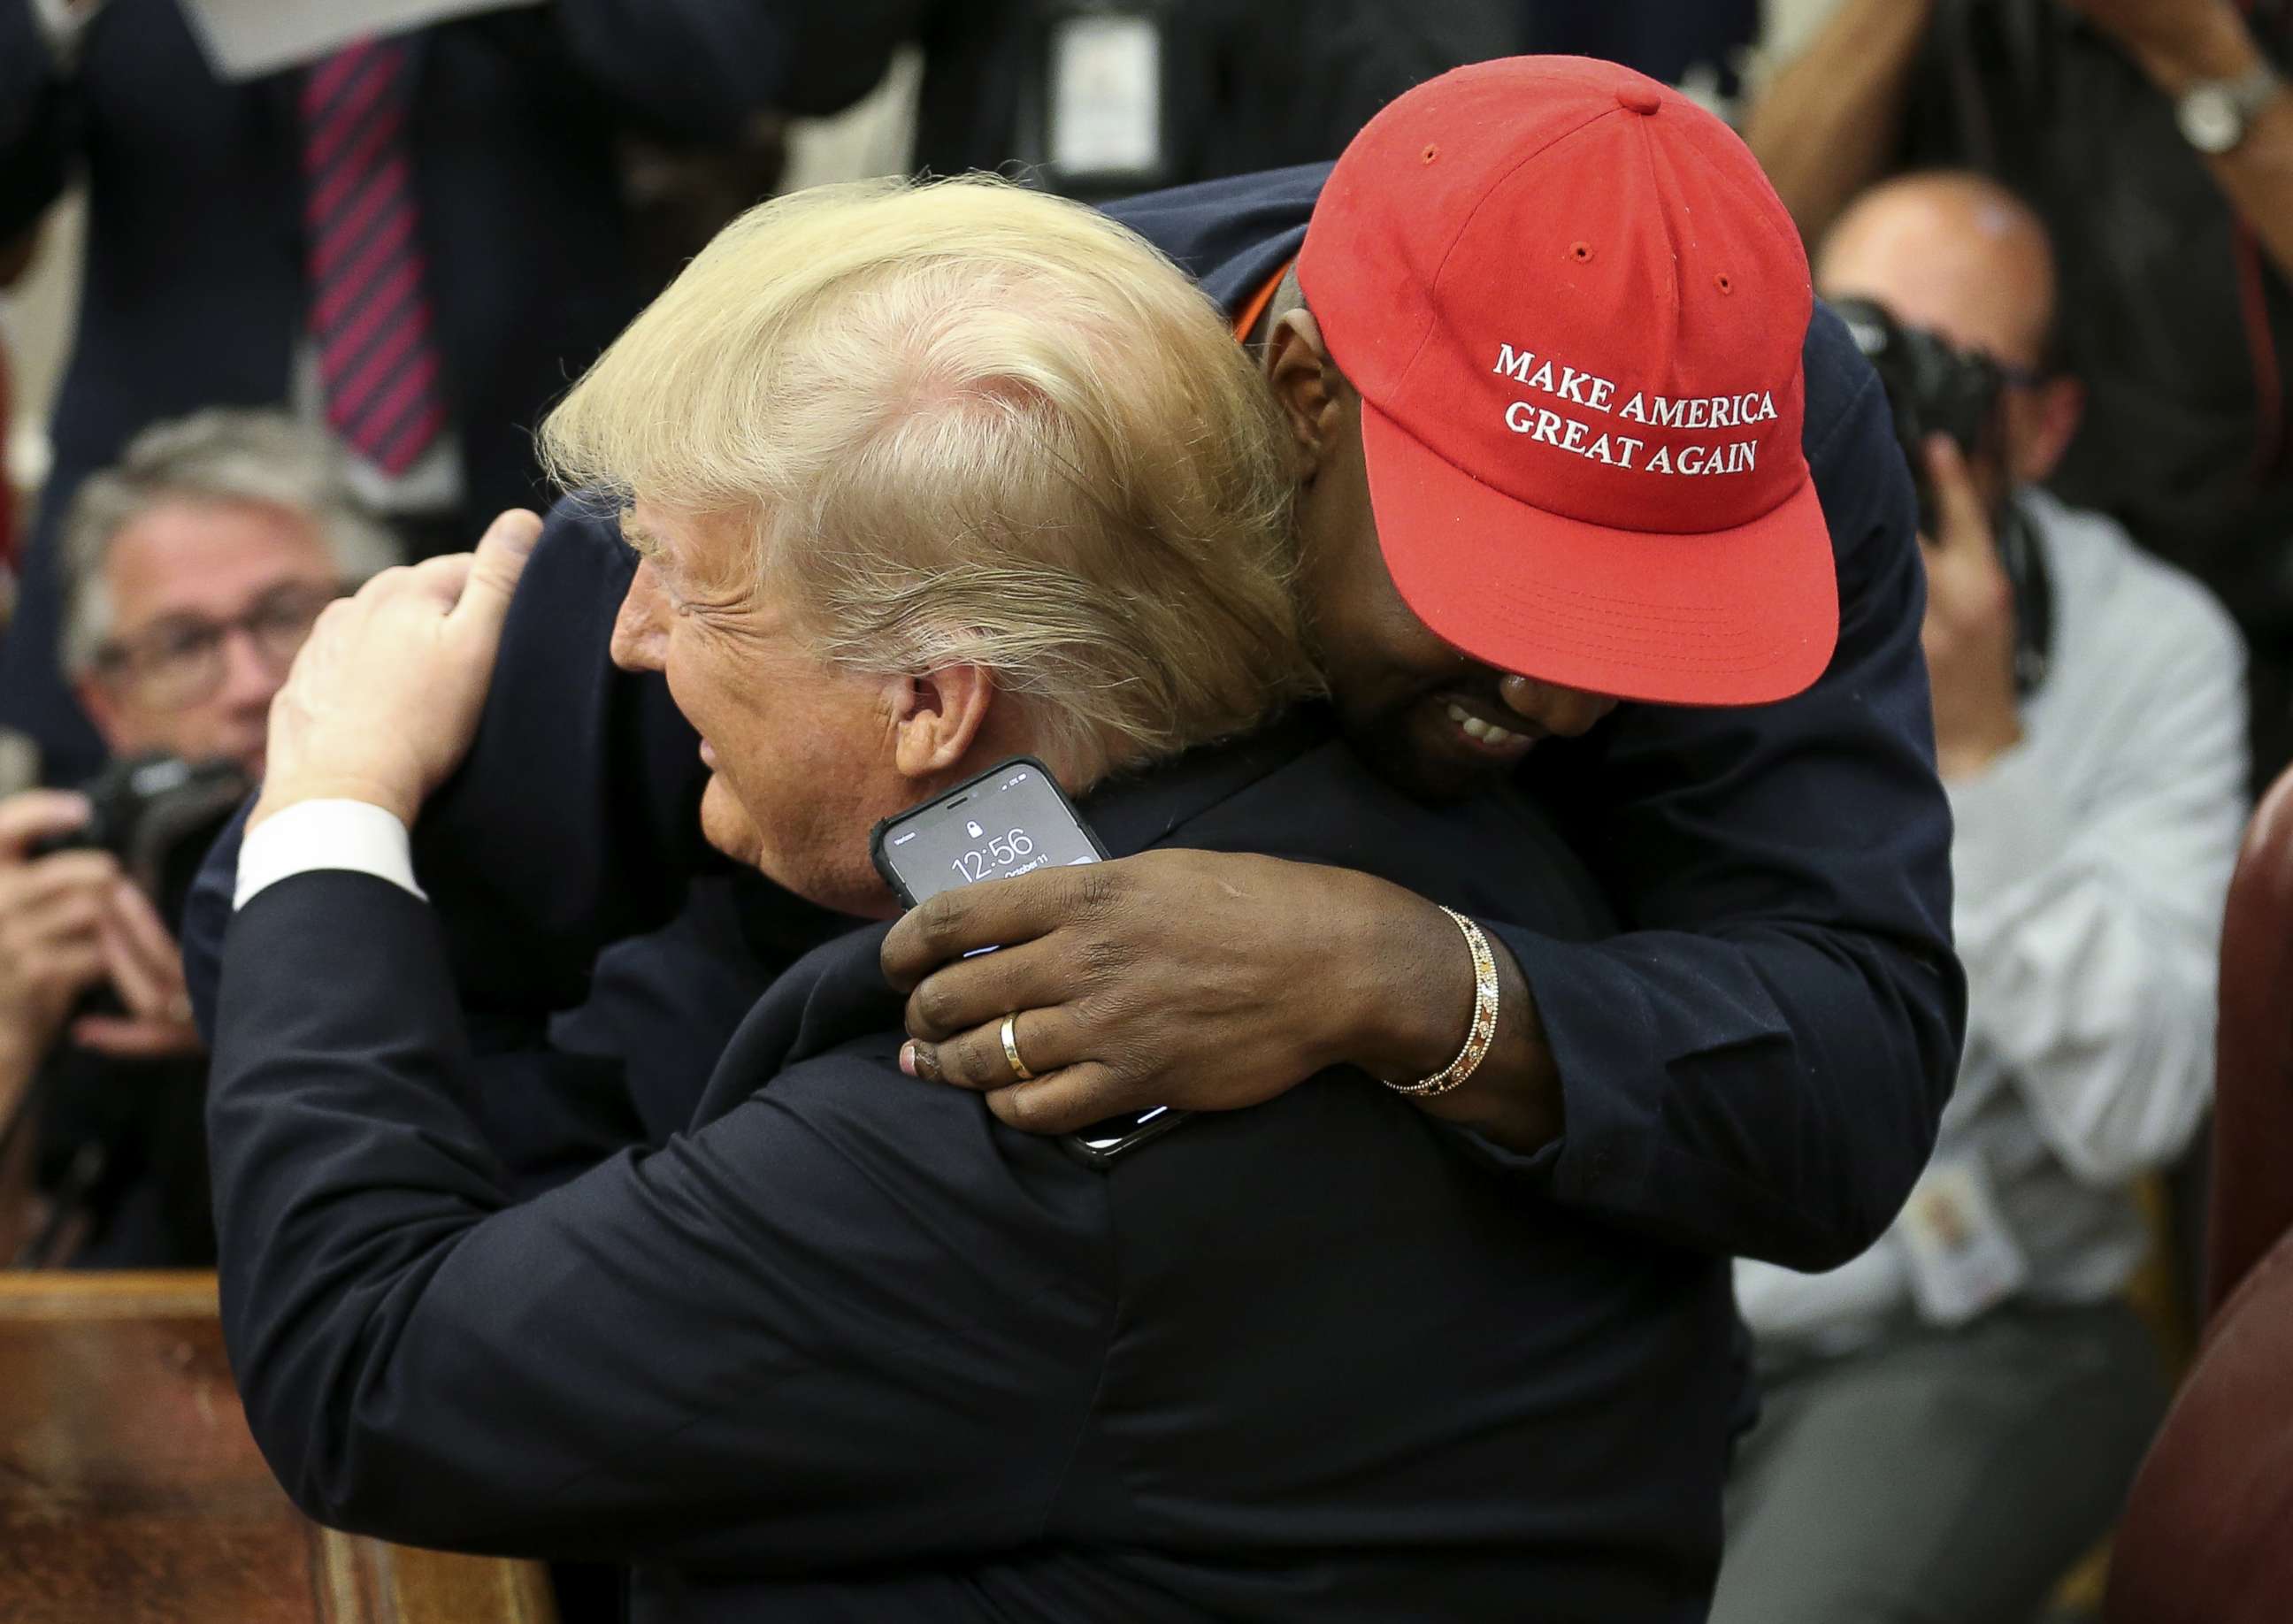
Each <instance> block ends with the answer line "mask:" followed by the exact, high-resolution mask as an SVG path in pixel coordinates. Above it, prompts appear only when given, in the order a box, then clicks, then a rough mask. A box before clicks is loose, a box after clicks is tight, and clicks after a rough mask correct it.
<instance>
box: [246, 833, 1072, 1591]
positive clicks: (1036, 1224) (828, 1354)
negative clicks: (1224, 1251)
mask: <svg viewBox="0 0 2293 1624" xmlns="http://www.w3.org/2000/svg"><path fill="white" fill-rule="evenodd" d="M223 982H224V985H223V1004H222V1022H221V1027H220V1030H219V1031H218V1033H217V1041H216V1046H215V1068H214V1074H213V1077H212V1079H211V1081H210V1084H209V1104H208V1126H209V1132H210V1136H211V1139H212V1143H213V1151H214V1168H215V1208H216V1220H217V1226H218V1236H219V1243H220V1247H221V1254H222V1263H221V1268H222V1277H223V1324H224V1331H225V1335H226V1337H227V1339H228V1343H229V1346H230V1349H231V1364H232V1369H233V1371H234V1373H235V1375H236V1376H237V1378H238V1381H239V1388H240V1391H241V1393H242V1394H243V1395H244V1398H245V1401H246V1406H247V1419H248V1422H249V1425H250V1426H252V1428H253V1429H254V1432H255V1438H256V1441H257V1442H258V1443H259V1444H260V1445H261V1446H262V1449H263V1453H264V1456H265V1458H267V1459H268V1460H269V1461H270V1462H271V1466H272V1468H273V1470H274V1471H276V1472H277V1474H278V1475H279V1477H280V1481H281V1482H282V1483H284V1484H285V1485H286V1486H287V1488H288V1491H289V1492H290V1493H291V1494H292V1495H293V1497H294V1499H295V1500H296V1503H297V1504H298V1505H299V1506H301V1507H303V1508H304V1510H305V1511H307V1512H308V1513H310V1514H311V1515H313V1516H315V1517H317V1518H319V1519H320V1520H321V1521H323V1522H326V1523H329V1524H332V1525H335V1526H338V1527H343V1528H347V1529H352V1530H354V1531H361V1532H366V1533H371V1534H375V1535H377V1536H380V1537H383V1538H387V1539H397V1540H402V1541H407V1542H409V1543H414V1544H419V1545H429V1546H439V1547H458V1548H469V1549H479V1550H486V1551H494V1552H503V1553H508V1554H523V1555H539V1556H587V1557H592V1558H606V1559H624V1560H639V1561H644V1560H657V1561H668V1562H675V1563H685V1564H696V1565H710V1566H725V1567H733V1568H738V1569H741V1570H744V1571H763V1572H770V1571H790V1570H794V1569H797V1568H800V1567H805V1566H822V1565H835V1564H837V1563H850V1562H857V1561H860V1560H863V1559H864V1560H866V1561H870V1562H874V1563H886V1562H896V1561H898V1560H899V1559H901V1558H902V1557H903V1556H905V1555H916V1554H919V1553H921V1552H924V1551H927V1550H930V1549H934V1548H937V1549H944V1548H946V1547H948V1546H950V1545H952V1544H953V1545H963V1546H968V1547H995V1546H1001V1545H1007V1544H1012V1543H1017V1542H1020V1541H1023V1540H1025V1539H1032V1538H1034V1537H1037V1536H1038V1535H1039V1534H1040V1532H1041V1527H1042V1523H1043V1520H1044V1519H1045V1517H1046V1516H1047V1515H1048V1514H1049V1508H1050V1506H1051V1503H1052V1499H1053V1497H1054V1495H1055V1493H1056V1491H1057V1484H1058V1481H1059V1476H1060V1468H1061V1466H1063V1464H1064V1462H1065V1459H1066V1457H1067V1455H1068V1453H1069V1452H1070V1451H1071V1450H1072V1448H1073V1447H1074V1441H1075V1438H1076V1436H1077V1435H1078V1433H1079V1430H1080V1428H1081V1426H1082V1422H1083V1419H1084V1417H1085V1414H1086V1413H1087V1410H1088V1407H1089V1405H1090V1397H1091V1392H1092V1384H1093V1382H1094V1380H1095V1376H1096V1371H1097V1369H1098V1360H1099V1355H1100V1353H1101V1352H1102V1351H1103V1348H1104V1339H1105V1337H1106V1328H1107V1318H1108V1315H1109V1314H1110V1313H1111V1312H1112V1308H1111V1304H1110V1303H1109V1302H1107V1301H1106V1300H1103V1299H1101V1298H1099V1297H1097V1296H1095V1295H1094V1294H1093V1293H1092V1291H1091V1290H1090V1289H1089V1288H1088V1286H1087V1285H1083V1286H1079V1285H1078V1284H1077V1283H1076V1282H1077V1281H1086V1282H1087V1281H1090V1280H1091V1279H1093V1278H1097V1272H1096V1271H1094V1269H1093V1268H1092V1267H1091V1260H1090V1258H1088V1257H1082V1258H1079V1257H1078V1255H1077V1253H1076V1250H1075V1248H1078V1247H1084V1246H1088V1245H1089V1244H1090V1240H1089V1239H1088V1237H1089V1236H1090V1235H1091V1234H1092V1233H1094V1232H1096V1225H1095V1221H1094V1212H1093V1210H1091V1209H1090V1208H1088V1207H1087V1206H1086V1204H1087V1203H1097V1202H1099V1201H1102V1200H1104V1196H1103V1193H1102V1192H1100V1191H1099V1189H1098V1181H1096V1180H1088V1179H1084V1180H1078V1179H1075V1178H1074V1177H1072V1176H1068V1177H1065V1178H1057V1177H1053V1176H1049V1175H1044V1176H1041V1178H1039V1179H1038V1180H1036V1181H1035V1185H1036V1187H1033V1188H1030V1187H1028V1174H1027V1170H1026V1168H1025V1165H1024V1163H1025V1151H1023V1152H1022V1154H1021V1156H1020V1158H1019V1159H1018V1160H1017V1162H1015V1161H1014V1159H1013V1158H1011V1157H1010V1156H1008V1155H1006V1156H999V1155H997V1154H996V1153H995V1151H993V1148H992V1147H991V1146H990V1145H989V1144H987V1143H984V1141H985V1140H986V1138H987V1136H988V1135H989V1134H990V1131H991V1130H990V1127H989V1126H988V1122H989V1119H988V1118H987V1116H986V1113H985V1112H984V1110H982V1109H981V1108H980V1105H979V1103H978V1102H977V1101H976V1100H975V1099H970V1098H968V1097H963V1096H959V1095H957V1093H956V1091H954V1090H949V1089H940V1088H932V1087H927V1086H925V1085H920V1084H914V1083H912V1082H911V1081H910V1080H909V1079H903V1078H901V1077H900V1076H899V1075H898V1073H897V1072H896V1071H895V1069H894V1068H893V1067H892V1065H891V1064H890V1054H891V1040H890V1039H889V1038H887V1039H886V1040H885V1042H884V1043H883V1044H881V1045H880V1046H879V1047H880V1049H881V1051H882V1052H881V1053H880V1054H879V1053H875V1052H873V1051H872V1050H871V1052H870V1053H869V1054H864V1055H863V1054H858V1053H855V1052H853V1051H851V1050H846V1051H838V1052H834V1053H831V1054H829V1055H826V1056H823V1057H822V1058H820V1059H817V1060H814V1061H812V1062H806V1064H804V1065H801V1066H798V1067H797V1068H794V1069H792V1070H791V1071H788V1072H786V1073H783V1074H782V1077H781V1078H780V1079H777V1080H776V1081H775V1082H774V1086H773V1087H771V1088H769V1089H766V1090H765V1091H763V1092H762V1093H759V1094H757V1095H754V1096H753V1097H749V1098H748V1099H746V1100H745V1101H744V1103H741V1104H739V1105H737V1106H735V1107H734V1108H733V1110H732V1111H730V1112H729V1113H728V1114H726V1115H725V1116H724V1117H723V1118H721V1119H718V1120H717V1121H716V1122H714V1123H712V1124H711V1125H710V1126H709V1127H705V1128H703V1129H701V1130H700V1131H698V1132H696V1133H694V1134H692V1135H688V1136H684V1137H680V1138H678V1139H677V1140H675V1141H673V1142H672V1143H670V1144H669V1145H668V1146H667V1147H666V1148H665V1149H663V1150H662V1151H659V1152H657V1153H654V1154H651V1155H642V1154H637V1153H625V1154H623V1155H620V1156H619V1157H617V1158H615V1159H613V1160H612V1161H610V1162H608V1163H607V1164H605V1165H604V1166H603V1167H600V1168H596V1169H594V1170H592V1171H590V1172H589V1173H587V1174H585V1175H584V1176H581V1177H579V1178H578V1179H576V1180H574V1181H573V1182H572V1183H571V1184H567V1185H565V1186H563V1187H562V1188H560V1189H558V1190H556V1191H555V1192H551V1193H550V1194H548V1195H546V1196H543V1197H541V1198H539V1200H533V1201H531V1202H528V1203H526V1204H524V1205H523V1206H515V1207H514V1206H512V1205H510V1201H509V1195H508V1192H507V1190H506V1180H505V1177H504V1174H503V1171H502V1169H501V1168H500V1167H499V1165H498V1163H497V1162H496V1161H495V1159H494V1158H493V1156H492V1155H491V1153H490V1151H488V1150H487V1148H486V1145H485V1143H484V1142H483V1140H482V1137H481V1136H480V1135H479V1134H478V1132H477V1130H476V1128H475V1126H474V1122H473V1120H472V1117H471V1112H470V1110H469V1104H468V1101H467V1096H466V1087H467V1079H466V1046H465V1044H464V1041H463V1038H462V1037H461V1034H460V1030H459V1028H458V1022H457V1020H456V1016H455V1010H454V1004H453V992H452V986H451V982H450V980H449V979H448V976H447V973H446V965H445V957H444V955H443V952H442V946H441V942H440V940H439V936H438V933H437V931H436V928H435V922H434V920H433V917H432V915H431V912H430V910H429V909H427V908H426V907H425V906H424V905H423V904H422V903H421V902H420V901H417V899H415V898H414V897H412V896H411V895H409V894H408V893H405V892H402V891H401V890H399V889H397V888H396V887H394V886H392V885H389V884H388V883H387V882H385V881H381V880H377V879H374V878H372V877H368V876H364V875H353V874H341V873H315V874H305V875H300V876H297V877H293V878H290V879H288V880H285V881H282V882H280V883H279V884H278V885H275V886H272V887H271V888H270V889H269V890H266V891H265V892H264V893H263V894H261V895H260V896H258V897H256V898H255V899H254V900H253V901H251V902H250V903H249V904H248V905H247V908H246V909H243V910H242V911H241V913H240V914H239V918H238V920H237V922H236V924H235V925H234V926H233V930H232V935H231V944H230V948H229V950H228V953H227V955H226V965H225V970H224V977H223ZM759 1080H762V1079H759ZM887 1090H905V1091H907V1092H906V1093H905V1094H904V1095H902V1096H901V1097H900V1098H899V1099H898V1100H897V1102H896V1105H897V1109H898V1110H899V1111H903V1112H904V1111H908V1110H910V1109H911V1108H912V1109H913V1110H917V1111H923V1112H926V1113H932V1112H937V1113H940V1115H941V1116H943V1117H944V1122H935V1123H933V1124H932V1125H931V1131H930V1132H929V1133H928V1134H927V1135H922V1136H921V1142H922V1143H927V1144H928V1145H930V1146H932V1147H934V1149H933V1150H932V1151H930V1154H932V1155H933V1156H935V1157H936V1161H933V1162H931V1163H929V1164H928V1165H927V1164H922V1163H918V1162H917V1161H915V1160H914V1159H913V1157H914V1155H915V1154H916V1152H914V1151H912V1150H911V1149H910V1148H908V1147H910V1146H912V1145H914V1144H915V1143H919V1136H918V1135H913V1134H887V1133H884V1132H879V1131H878V1129H877V1127H876V1126H875V1123H876V1121H877V1120H878V1119H879V1114H880V1106H879V1104H878V1102H880V1101H882V1100H883V1099H884V1098H885V1097H886V1095H885V1091H887ZM871 1113H876V1114H871ZM1042 1153H1043V1154H1044V1155H1045V1156H1048V1157H1049V1158H1050V1159H1051V1160H1052V1161H1053V1162H1054V1163H1056V1162H1057V1151H1055V1150H1052V1149H1050V1148H1049V1147H1048V1146H1046V1147H1043V1151H1042ZM1063 1203H1064V1205H1062V1204H1063Z"/></svg>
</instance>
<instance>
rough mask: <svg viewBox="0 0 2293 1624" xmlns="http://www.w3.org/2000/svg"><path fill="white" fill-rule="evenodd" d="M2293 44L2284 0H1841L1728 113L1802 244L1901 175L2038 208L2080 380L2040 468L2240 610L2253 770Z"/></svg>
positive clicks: (2279, 593)
mask: <svg viewBox="0 0 2293 1624" xmlns="http://www.w3.org/2000/svg"><path fill="white" fill-rule="evenodd" d="M2289 53H2293V3H2289V0H1842V3H1841V4H1839V5H1838V7H1837V9H1836V11H1835V12H1834V14H1833V16H1832V17H1831V19H1830V20H1829V21H1828V23H1827V26H1826V27H1825V28H1823V29H1822V30H1821V31H1820V32H1819V34H1818V35H1817V36H1816V37H1815V40H1814V43H1813V44H1812V45H1811V46H1810V48H1809V49H1808V50H1807V51H1806V52H1805V53H1804V54H1803V55H1802V56H1800V57H1799V58H1798V60H1797V61H1795V62H1793V63H1792V64H1790V65H1789V66H1788V67H1787V68H1786V69H1784V70H1783V71H1782V72H1781V73H1779V74H1778V76H1777V77H1776V78H1775V79H1774V81H1773V82H1772V83H1771V84H1770V85H1769V86H1768V88H1767V90H1766V91H1765V93H1764V94H1762V96H1761V97H1760V98H1759V100H1758V101H1757V102H1756V103H1755V105H1754V107H1753V108H1752V109H1751V112H1750V114H1749V117H1748V119H1747V122H1746V136H1747V138H1748V139H1749V141H1751V144H1752V147H1753V149H1754V151H1755V152H1757V153H1758V154H1759V156H1760V158H1761V161H1762V164H1763V165H1765V166H1766V167H1767V170H1768V173H1769V174H1770V176H1771V177H1772V178H1773V179H1774V181H1775V182H1776V187H1777V190H1778V191H1779V192H1781V193H1782V194H1783V198H1784V201H1785V202H1786V203H1787V204H1788V205H1789V206H1790V207H1791V209H1792V212H1793V214H1795V216H1796V217H1797V219H1798V221H1799V222H1800V228H1801V230H1803V232H1804V233H1805V234H1806V235H1807V236H1808V238H1809V239H1810V240H1811V241H1812V240H1816V239H1819V238H1821V237H1822V236H1823V234H1824V233H1825V232H1826V231H1827V230H1828V229H1829V227H1830V225H1831V223H1832V222H1833V221H1834V220H1835V218H1836V217H1837V216H1838V214H1839V213H1840V211H1841V209H1842V208H1843V207H1844V206H1845V205H1846V203H1847V200H1848V199H1849V198H1851V197H1853V196H1854V195H1855V194H1856V193H1857V192H1859V191H1860V190H1862V189H1863V188H1864V187H1866V186H1868V185H1869V184H1870V183H1871V182H1874V181H1876V180H1877V179H1879V178H1880V177H1881V176H1883V175H1885V174H1891V173H1893V172H1895V171H1898V170H1900V169H1903V168H1905V167H1908V166H1951V167H1965V168H1972V169H1977V170H1980V171H1981V172H1982V173H1984V174H1989V175H1991V176H1993V177H1995V178H1997V179H1998V180H2000V181H2002V182H2005V183H2006V184H2007V185H2009V186H2011V187H2012V188H2013V190H2015V191H2016V192H2017V193H2019V194H2020V195H2021V196H2022V197H2023V198H2026V199H2028V200H2029V201H2030V203H2031V205H2032V206H2034V207H2035V208H2036V209H2037V210H2038V214H2039V215H2040V217H2041V218H2043V219H2044V220H2045V222H2046V225H2047V227H2048V229H2049V230H2050V231H2051V233H2052V235H2053V237H2054V241H2055V243H2056V244H2057V246H2059V247H2060V249H2061V253H2062V312H2061V327H2062V350H2063V354H2064V357H2065V359H2066V360H2067V361H2068V362H2069V364H2070V368H2072V369H2073V370H2074V371H2075V372H2076V373H2077V374H2078V376H2079V377H2080V378H2081V380H2083V382H2084V383H2085V384H2086V391H2087V396H2088V409H2087V411H2086V423H2085V426H2084V428H2083V429H2082V430H2081V432H2079V434H2078V437H2077V438H2076V439H2075V440H2073V441H2072V443H2071V444H2070V447H2069V448H2068V449H2067V451H2066V452H2065V453H2064V455H2063V457H2062V463H2061V465H2060V466H2059V467H2058V468H2057V469H2056V470H2055V472H2054V473H2053V474H2052V475H2051V476H2050V477H2049V479H2048V481H2047V483H2048V485H2049V487H2050V489H2054V491H2055V492H2056V493H2057V494H2059V495H2060V496H2061V497H2062V499H2063V500H2064V501H2066V502H2069V503H2070V504H2071V505H2073V506H2078V507H2090V508H2095V509H2099V510H2101V511H2103V512H2104V513H2110V514H2111V515H2112V516H2113V517H2115V518H2117V519H2119V520H2120V521H2123V522H2124V523H2125V524H2126V525H2127V528H2128V529H2131V530H2132V531H2133V533H2134V534H2135V537H2137V538H2138V539H2139V540H2140V541H2141V543H2142V544H2143V545H2144V546H2147V547H2149V548H2151V550H2152V551H2154V552H2156V553H2158V554H2159V556H2161V557H2163V558H2165V559H2167V561H2168V562H2173V563H2176V564H2179V565H2181V566H2182V567H2184V569H2187V570H2190V571H2192V573H2193V574H2195V575H2197V576H2198V577H2199V578H2200V579H2201V580H2203V581H2204V582H2205V583H2206V584H2207V585H2208V586H2210V587H2212V588H2213V590H2214V591H2215V592H2216V594H2218V595H2219V596H2220V597H2221V598H2222V600H2223V601H2224V602H2227V603H2228V604H2230V605H2231V606H2232V609H2233V610H2235V612H2236V614H2237V616H2238V618H2239V620H2240V624H2241V626H2242V627H2243V629H2244V631H2245V634H2246V636H2247V638H2248V641H2249V642H2250V644H2251V647H2252V656H2253V661H2252V669H2251V673H2250V683H2251V694H2252V699H2253V741H2254V750H2255V763H2254V764H2255V767H2256V769H2257V772H2258V773H2259V774H2260V776H2261V781H2263V782H2266V781H2267V780H2268V779H2269V778H2270V777H2273V775H2274V774H2275V772H2276V771H2277V770H2278V769H2279V768H2281V767H2282V766H2283V765H2285V764H2286V763H2287V761H2288V760H2289V758H2293V456H2289V455H2288V416H2287V414H2288V406H2289V394H2288V391H2289V385H2293V351H2289V348H2288V346H2289V343H2293V288H2289V285H2288V282H2287V272H2288V269H2289V267H2293V97H2289V96H2288V95H2287V94H2286V93H2285V90H2284V87H2283V85H2282V84H2281V79H2280V75H2281V71H2282V69H2283V68H2284V66H2285V64H2286V62H2287V61H2288V58H2289Z"/></svg>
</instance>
